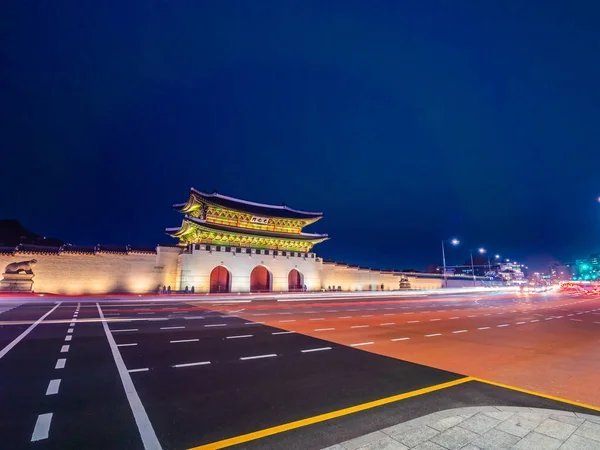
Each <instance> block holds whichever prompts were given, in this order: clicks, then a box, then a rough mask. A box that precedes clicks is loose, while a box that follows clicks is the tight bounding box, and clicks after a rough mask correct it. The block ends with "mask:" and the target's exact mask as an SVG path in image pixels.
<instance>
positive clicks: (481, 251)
mask: <svg viewBox="0 0 600 450" xmlns="http://www.w3.org/2000/svg"><path fill="white" fill-rule="evenodd" d="M470 251H471V273H472V274H473V286H476V285H477V280H476V278H475V265H474V264H473V250H472V249H471V250H470ZM477 251H478V252H479V253H480V254H482V255H483V254H484V253H485V248H483V247H481V248H478V249H477Z"/></svg>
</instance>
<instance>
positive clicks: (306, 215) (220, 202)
mask: <svg viewBox="0 0 600 450" xmlns="http://www.w3.org/2000/svg"><path fill="white" fill-rule="evenodd" d="M191 190H192V192H194V193H196V194H197V195H198V196H200V197H202V198H203V199H204V200H206V202H207V203H211V204H213V205H216V206H222V207H224V208H228V209H234V210H236V211H243V212H247V213H250V214H255V215H257V216H267V217H281V218H284V219H311V218H316V217H321V216H322V215H323V213H321V212H310V211H302V210H299V209H293V208H290V207H288V206H286V205H269V204H266V203H256V202H250V201H247V200H242V199H239V198H235V197H228V196H226V195H221V194H218V193H216V192H214V193H212V194H206V193H204V192H200V191H198V190H196V189H194V188H192V189H191ZM174 206H176V205H174Z"/></svg>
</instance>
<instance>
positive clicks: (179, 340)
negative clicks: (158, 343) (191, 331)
mask: <svg viewBox="0 0 600 450" xmlns="http://www.w3.org/2000/svg"><path fill="white" fill-rule="evenodd" d="M199 340H200V339H178V340H176V341H169V342H170V343H171V344H181V343H183V342H198V341H199Z"/></svg>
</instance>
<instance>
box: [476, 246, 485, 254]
mask: <svg viewBox="0 0 600 450" xmlns="http://www.w3.org/2000/svg"><path fill="white" fill-rule="evenodd" d="M477 251H478V252H479V253H481V254H484V253H485V248H483V247H481V248H479V249H477Z"/></svg>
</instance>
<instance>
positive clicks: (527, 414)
mask: <svg viewBox="0 0 600 450" xmlns="http://www.w3.org/2000/svg"><path fill="white" fill-rule="evenodd" d="M406 449H414V450H455V449H461V450H492V449H493V450H496V449H519V450H554V449H560V450H600V416H592V415H588V414H581V413H573V412H567V411H560V410H553V409H538V408H522V407H513V406H476V407H468V408H455V409H448V410H445V411H439V412H436V413H433V414H429V415H427V416H423V417H419V418H417V419H413V420H410V421H408V422H404V423H401V424H398V425H394V426H392V427H388V428H384V429H382V430H379V431H375V432H374V433H369V434H366V435H364V436H360V437H358V438H356V439H352V440H350V441H346V442H342V443H341V444H337V445H334V446H331V447H327V449H323V450H406Z"/></svg>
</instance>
